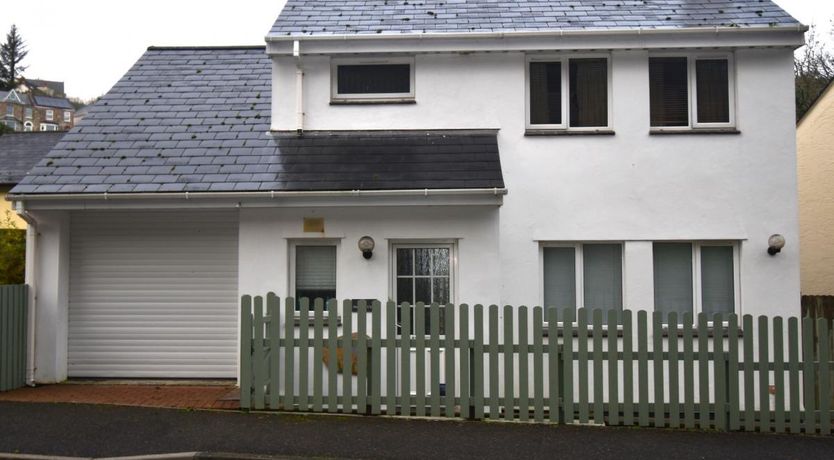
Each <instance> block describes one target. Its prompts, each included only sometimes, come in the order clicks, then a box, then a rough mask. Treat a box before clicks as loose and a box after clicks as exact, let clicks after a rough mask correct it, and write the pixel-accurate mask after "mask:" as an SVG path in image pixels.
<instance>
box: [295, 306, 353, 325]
mask: <svg viewBox="0 0 834 460" xmlns="http://www.w3.org/2000/svg"><path fill="white" fill-rule="evenodd" d="M292 320H293V325H294V326H295V327H299V326H301V315H299V314H298V313H296V314H295V316H293V319H292ZM315 320H316V317H315V316H314V315H309V316H308V317H307V324H308V325H309V326H310V327H312V326H313V323H314V322H315ZM322 320H323V322H322V324H323V325H324V326H325V327H327V326H330V314H329V313H328V312H327V311H326V310H325V311H324V316H323V317H322ZM341 325H342V317H341V316H337V317H336V326H341Z"/></svg>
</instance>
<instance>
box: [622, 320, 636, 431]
mask: <svg viewBox="0 0 834 460" xmlns="http://www.w3.org/2000/svg"><path fill="white" fill-rule="evenodd" d="M623 423H624V424H625V425H634V327H633V318H632V314H631V310H626V311H624V312H623Z"/></svg>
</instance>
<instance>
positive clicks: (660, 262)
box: [653, 243, 693, 318]
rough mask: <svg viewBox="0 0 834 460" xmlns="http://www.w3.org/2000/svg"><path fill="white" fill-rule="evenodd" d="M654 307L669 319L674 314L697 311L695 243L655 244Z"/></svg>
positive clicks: (679, 314) (679, 315) (680, 314)
mask: <svg viewBox="0 0 834 460" xmlns="http://www.w3.org/2000/svg"><path fill="white" fill-rule="evenodd" d="M653 253H654V254H653V259H654V308H655V310H657V311H660V312H663V317H664V318H666V317H667V316H668V314H669V313H670V312H676V313H678V318H681V316H682V315H683V313H686V312H692V311H693V298H692V297H693V289H692V244H691V243H654V245H653Z"/></svg>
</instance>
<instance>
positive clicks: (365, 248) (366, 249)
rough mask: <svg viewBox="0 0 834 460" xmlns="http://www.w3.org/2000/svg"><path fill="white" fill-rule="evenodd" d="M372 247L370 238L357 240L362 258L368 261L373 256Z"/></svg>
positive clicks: (364, 237) (365, 237) (372, 243)
mask: <svg viewBox="0 0 834 460" xmlns="http://www.w3.org/2000/svg"><path fill="white" fill-rule="evenodd" d="M374 246H375V243H374V239H373V238H371V237H370V236H367V235H366V236H363V237H362V238H359V250H360V251H362V257H364V258H366V259H370V258H371V257H372V256H373V255H374Z"/></svg>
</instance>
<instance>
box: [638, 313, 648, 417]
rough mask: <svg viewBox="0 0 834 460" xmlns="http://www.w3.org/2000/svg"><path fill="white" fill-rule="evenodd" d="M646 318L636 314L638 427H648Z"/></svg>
mask: <svg viewBox="0 0 834 460" xmlns="http://www.w3.org/2000/svg"><path fill="white" fill-rule="evenodd" d="M647 320H648V316H647V314H646V311H645V310H640V311H638V312H637V375H638V383H637V395H638V397H637V406H638V411H639V417H638V423H639V424H640V426H649V362H648V350H647V348H648V344H649V339H648V333H647V331H646V329H647V324H646V322H647Z"/></svg>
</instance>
